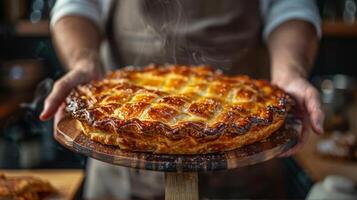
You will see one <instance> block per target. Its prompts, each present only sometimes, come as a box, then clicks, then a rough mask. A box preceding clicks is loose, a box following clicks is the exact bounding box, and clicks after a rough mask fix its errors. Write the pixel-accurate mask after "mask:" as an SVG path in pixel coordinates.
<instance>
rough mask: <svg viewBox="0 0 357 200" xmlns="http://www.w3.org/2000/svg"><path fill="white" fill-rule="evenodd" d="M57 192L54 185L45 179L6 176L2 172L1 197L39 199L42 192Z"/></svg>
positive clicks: (0, 175)
mask: <svg viewBox="0 0 357 200" xmlns="http://www.w3.org/2000/svg"><path fill="white" fill-rule="evenodd" d="M53 192H55V189H54V188H53V187H52V185H51V184H50V183H49V182H48V181H45V180H42V179H39V178H36V177H30V176H21V177H20V176H16V177H6V176H5V175H4V174H0V199H2V198H4V199H15V200H16V199H18V200H20V199H21V200H22V199H26V200H37V199H40V196H41V195H42V194H48V193H53Z"/></svg>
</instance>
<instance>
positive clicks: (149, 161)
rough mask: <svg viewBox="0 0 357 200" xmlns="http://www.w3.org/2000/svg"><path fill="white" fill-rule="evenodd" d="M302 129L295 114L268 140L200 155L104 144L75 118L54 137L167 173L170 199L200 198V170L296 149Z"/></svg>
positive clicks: (86, 151) (89, 152) (110, 159)
mask: <svg viewBox="0 0 357 200" xmlns="http://www.w3.org/2000/svg"><path fill="white" fill-rule="evenodd" d="M301 131H302V123H301V120H300V119H299V118H296V117H293V116H292V115H291V116H289V117H288V118H287V119H286V122H285V125H284V127H282V128H280V129H279V130H278V131H277V132H276V133H274V134H272V136H270V137H269V138H267V139H265V140H264V141H261V142H257V143H254V144H251V145H247V146H244V147H242V148H239V149H236V150H233V151H228V152H222V153H214V154H199V155H165V154H152V153H142V152H132V151H126V150H121V149H118V148H117V147H114V146H109V145H103V144H100V143H98V142H94V141H92V140H90V139H89V138H87V137H86V136H85V135H83V132H82V130H81V128H80V126H79V122H78V121H77V120H75V119H73V118H71V117H65V118H63V119H62V120H60V121H59V123H58V124H57V127H56V132H55V133H54V137H55V139H56V140H57V141H58V142H60V143H61V144H62V145H63V146H65V147H66V148H68V149H70V150H72V151H74V152H77V153H80V154H83V155H86V156H89V157H92V158H95V159H98V160H101V161H103V162H107V163H110V164H114V165H120V166H125V167H130V168H136V169H145V170H154V171H163V172H167V173H165V182H166V190H165V191H166V195H165V196H166V199H198V186H197V183H198V178H197V172H200V171H215V170H226V169H233V168H237V167H242V166H247V165H252V164H256V163H260V162H263V161H266V160H269V159H271V158H274V157H276V156H278V155H280V154H282V153H284V152H286V151H287V150H289V149H290V148H292V147H293V146H294V145H295V144H296V143H297V142H298V140H299V136H300V133H301ZM188 186H189V187H188ZM187 195H188V196H187Z"/></svg>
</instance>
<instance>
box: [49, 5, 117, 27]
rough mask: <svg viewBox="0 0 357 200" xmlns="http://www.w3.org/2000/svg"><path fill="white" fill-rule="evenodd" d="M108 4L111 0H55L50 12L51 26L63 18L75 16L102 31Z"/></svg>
mask: <svg viewBox="0 0 357 200" xmlns="http://www.w3.org/2000/svg"><path fill="white" fill-rule="evenodd" d="M110 4H111V0H57V1H56V4H55V6H54V7H53V9H52V11H51V26H53V25H54V24H55V23H56V22H57V21H58V20H59V19H61V18H62V17H64V16H71V15H72V16H73V15H77V16H81V17H85V18H88V19H89V20H91V21H92V22H94V24H96V25H97V26H98V27H99V29H100V30H103V29H104V24H105V21H106V18H107V15H108V10H109V6H110Z"/></svg>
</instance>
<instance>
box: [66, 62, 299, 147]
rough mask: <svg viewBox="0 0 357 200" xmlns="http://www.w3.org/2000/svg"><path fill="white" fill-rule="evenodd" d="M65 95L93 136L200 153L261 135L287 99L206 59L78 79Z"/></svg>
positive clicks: (282, 113)
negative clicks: (79, 82)
mask: <svg viewBox="0 0 357 200" xmlns="http://www.w3.org/2000/svg"><path fill="white" fill-rule="evenodd" d="M66 103H67V107H66V109H67V111H68V112H69V113H71V115H72V116H73V117H74V118H75V119H77V120H78V121H79V122H80V124H81V128H82V129H83V132H84V134H85V135H86V136H87V137H89V138H90V139H91V140H93V141H96V142H100V143H102V144H105V145H114V146H117V147H118V148H120V149H126V150H130V151H140V152H152V153H158V154H205V153H213V152H222V151H229V150H233V149H236V148H239V147H242V146H244V145H248V144H251V143H254V142H257V141H260V140H263V139H265V138H267V137H269V136H270V135H271V134H272V133H274V132H275V131H276V130H277V129H279V128H280V127H281V126H282V125H283V123H284V120H285V118H286V116H287V113H288V112H289V110H290V109H291V106H292V103H293V101H292V99H291V98H290V97H289V96H288V95H287V94H286V93H285V92H284V91H283V90H281V89H279V88H278V87H277V86H273V85H271V84H269V83H268V82H267V81H264V80H254V79H251V78H249V77H248V76H242V75H237V76H226V75H224V74H223V73H222V72H221V71H219V70H215V69H213V68H211V67H208V66H185V65H164V66H160V65H154V64H151V65H149V66H146V67H142V68H139V67H125V68H123V69H121V70H117V71H114V72H111V73H110V74H108V75H107V76H106V77H105V78H104V79H103V80H99V81H98V80H97V81H92V82H91V83H89V84H86V85H82V86H78V87H77V88H75V89H74V90H73V91H72V92H71V93H70V95H69V96H68V97H67V100H66Z"/></svg>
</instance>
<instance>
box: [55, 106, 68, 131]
mask: <svg viewBox="0 0 357 200" xmlns="http://www.w3.org/2000/svg"><path fill="white" fill-rule="evenodd" d="M64 108H65V104H64V103H62V104H61V105H60V106H59V108H58V111H57V112H56V114H55V115H54V120H53V129H54V130H53V131H54V132H55V131H56V129H57V124H58V122H59V121H60V120H61V119H62V118H64V117H65V116H66V114H67V113H66V112H64Z"/></svg>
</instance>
